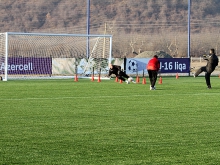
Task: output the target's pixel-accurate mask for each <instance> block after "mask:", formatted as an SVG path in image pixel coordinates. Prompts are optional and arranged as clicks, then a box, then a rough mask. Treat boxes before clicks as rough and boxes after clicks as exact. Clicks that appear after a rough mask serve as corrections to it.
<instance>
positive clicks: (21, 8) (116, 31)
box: [0, 0, 220, 56]
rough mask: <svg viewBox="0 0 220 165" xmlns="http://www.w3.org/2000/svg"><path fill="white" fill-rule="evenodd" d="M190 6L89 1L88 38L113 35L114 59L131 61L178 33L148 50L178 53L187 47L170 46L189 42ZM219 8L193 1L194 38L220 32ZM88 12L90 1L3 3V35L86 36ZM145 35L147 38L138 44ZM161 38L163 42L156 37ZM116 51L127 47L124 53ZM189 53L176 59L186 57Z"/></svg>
mask: <svg viewBox="0 0 220 165" xmlns="http://www.w3.org/2000/svg"><path fill="white" fill-rule="evenodd" d="M187 3H188V1H182V0H138V1H133V0H91V8H90V10H91V13H90V14H91V15H90V16H91V19H90V33H92V34H94V33H96V34H103V33H107V34H112V35H114V36H115V40H114V42H116V43H115V47H114V48H115V49H114V54H116V55H117V56H127V55H129V54H131V53H132V52H133V51H135V52H141V51H143V50H146V49H149V48H147V47H144V46H143V43H144V42H147V41H148V40H149V36H154V38H155V42H162V40H167V39H168V37H166V36H164V35H167V32H173V33H177V32H178V34H172V35H175V36H173V37H171V38H170V39H168V40H169V41H165V42H166V44H165V45H164V46H163V45H162V46H161V47H162V48H161V47H160V48H157V46H156V45H155V42H154V43H152V44H153V45H151V47H150V49H155V50H158V49H163V50H164V51H170V50H169V47H170V49H176V48H171V47H175V46H176V45H177V43H178V42H179V43H181V42H185V39H184V41H175V42H176V43H175V42H174V41H171V40H174V39H175V38H176V36H181V35H183V36H184V37H181V38H185V37H186V38H187V36H186V33H187V15H188V4H187ZM219 7H220V3H219V1H218V0H209V1H206V0H194V1H193V2H192V6H191V9H192V12H191V22H192V25H191V29H192V33H202V32H213V31H215V30H217V29H218V28H219V25H218V22H216V20H219V19H220V15H219V13H220V10H219ZM86 9H87V1H86V0H84V1H82V0H19V1H18V0H3V1H0V12H1V13H0V20H1V21H0V29H1V32H6V31H16V32H17V31H18V32H52V33H86V27H87V24H86V19H87V11H86ZM161 29H162V30H163V31H162V32H161ZM217 31H218V30H217ZM143 34H145V35H149V36H146V37H145V38H144V39H143V38H142V39H141V40H139V39H140V37H143ZM158 34H160V39H158V37H156V35H158ZM161 36H163V38H162V39H161ZM215 36H216V35H215ZM146 38H148V40H147V39H146ZM156 38H157V39H156ZM176 39H178V38H176ZM176 39H175V40H176ZM146 40H147V41H146ZM199 40H201V38H200V39H199ZM167 42H168V43H167ZM118 43H121V44H122V45H121V44H120V45H119V44H118ZM134 43H135V44H134ZM141 43H142V44H141ZM123 44H125V46H124V45H123ZM132 45H133V46H132ZM134 45H135V46H134ZM170 45H171V46H170ZM174 45H175V46H174ZM205 45H206V44H205ZM118 47H123V50H120V49H119V48H118ZM165 49H167V50H165ZM178 49H179V48H178ZM179 50H180V49H179ZM195 50H196V48H195ZM172 51H173V52H174V50H172ZM122 52H123V53H122ZM168 53H169V52H168ZM185 53H186V52H185V51H183V52H182V53H180V52H179V53H177V54H176V55H177V56H184V55H185ZM173 55H174V54H173Z"/></svg>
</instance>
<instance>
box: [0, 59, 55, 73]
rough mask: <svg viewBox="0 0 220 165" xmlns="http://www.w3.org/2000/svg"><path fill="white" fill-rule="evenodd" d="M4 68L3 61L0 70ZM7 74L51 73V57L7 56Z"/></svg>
mask: <svg viewBox="0 0 220 165" xmlns="http://www.w3.org/2000/svg"><path fill="white" fill-rule="evenodd" d="M4 69H5V63H4V62H2V63H1V65H0V71H1V72H3V71H4ZM8 74H24V75H25V74H52V60H51V58H33V57H9V58H8Z"/></svg>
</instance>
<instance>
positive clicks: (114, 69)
mask: <svg viewBox="0 0 220 165" xmlns="http://www.w3.org/2000/svg"><path fill="white" fill-rule="evenodd" d="M120 71H121V66H118V65H112V69H111V68H110V69H109V72H108V76H111V75H112V74H115V75H116V76H118V75H119V73H120Z"/></svg>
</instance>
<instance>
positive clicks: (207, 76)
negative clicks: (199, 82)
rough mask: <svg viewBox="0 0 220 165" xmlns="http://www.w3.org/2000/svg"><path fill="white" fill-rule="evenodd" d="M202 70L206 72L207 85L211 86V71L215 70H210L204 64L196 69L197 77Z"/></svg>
mask: <svg viewBox="0 0 220 165" xmlns="http://www.w3.org/2000/svg"><path fill="white" fill-rule="evenodd" d="M202 72H205V81H206V85H207V86H208V88H211V82H210V76H211V73H212V72H213V70H210V71H209V70H207V68H206V67H205V66H203V67H201V68H199V69H198V70H197V71H196V73H195V77H197V76H198V75H199V74H200V73H202Z"/></svg>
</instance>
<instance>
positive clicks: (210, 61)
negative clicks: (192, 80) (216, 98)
mask: <svg viewBox="0 0 220 165" xmlns="http://www.w3.org/2000/svg"><path fill="white" fill-rule="evenodd" d="M203 59H204V60H207V65H206V66H203V67H201V68H199V69H198V70H197V72H196V73H195V75H194V77H197V76H198V75H199V74H200V73H202V72H205V80H206V84H207V87H208V89H211V88H212V87H211V83H210V76H211V73H212V72H213V71H214V70H215V67H216V66H218V61H219V60H218V57H217V56H216V55H215V49H210V53H209V55H203Z"/></svg>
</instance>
